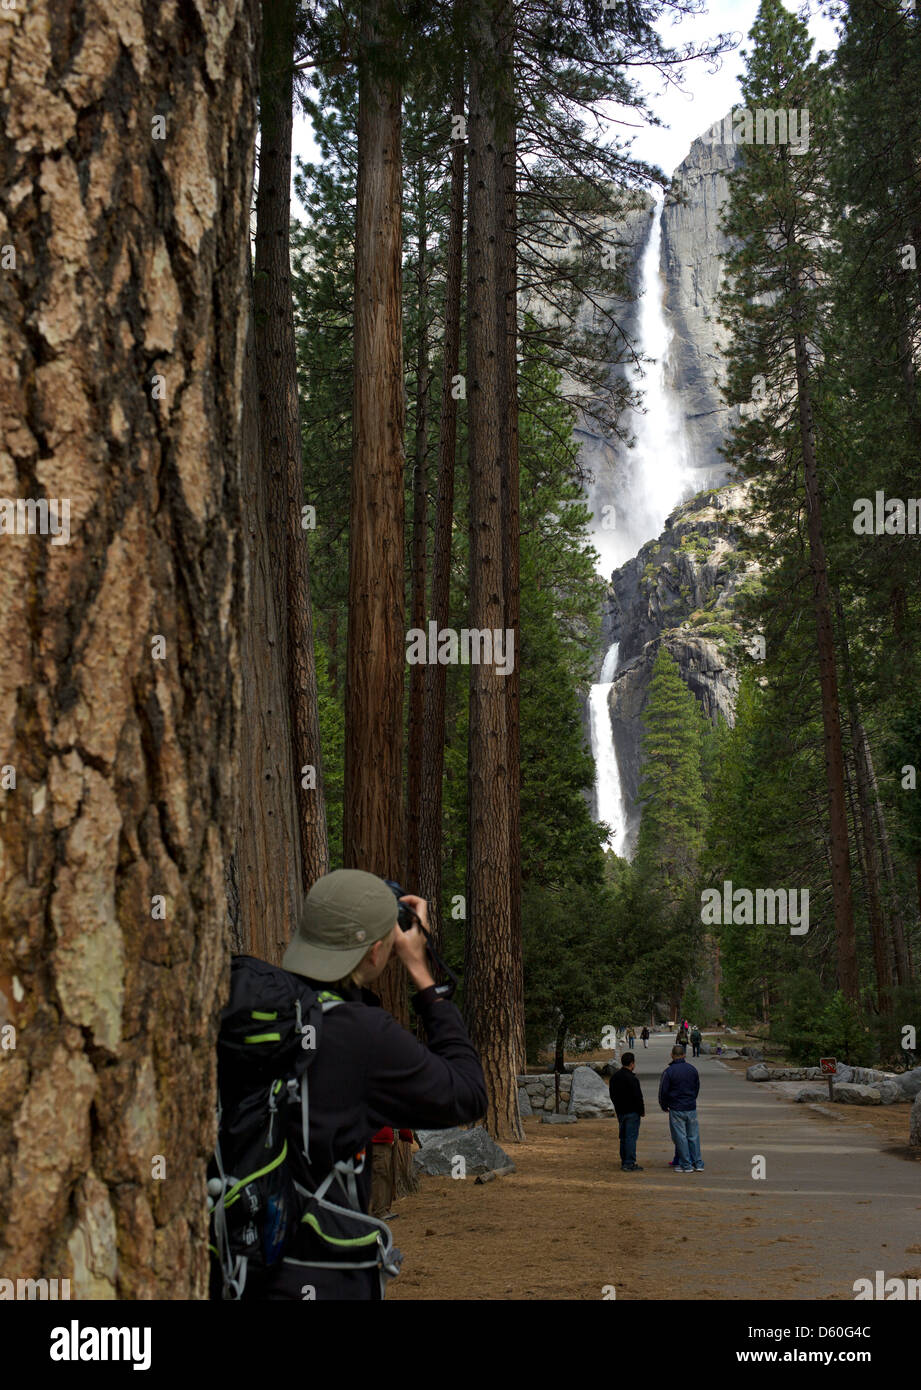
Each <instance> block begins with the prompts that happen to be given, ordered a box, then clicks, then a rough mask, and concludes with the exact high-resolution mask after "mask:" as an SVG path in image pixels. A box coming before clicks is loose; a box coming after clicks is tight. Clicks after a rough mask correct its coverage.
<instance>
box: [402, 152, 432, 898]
mask: <svg viewBox="0 0 921 1390" xmlns="http://www.w3.org/2000/svg"><path fill="white" fill-rule="evenodd" d="M425 193H426V189H425V165H424V161H423V158H422V155H421V153H420V155H419V162H418V165H417V180H416V209H417V217H418V229H417V238H416V246H417V256H418V267H417V272H416V292H417V298H418V305H419V320H420V322H419V340H418V343H417V347H416V431H415V435H416V438H415V459H414V462H413V549H412V626H413V627H414V628H421V629H422V630H423V631H424V630H425V578H426V551H427V548H428V490H427V487H426V458H427V454H428V428H429V419H428V412H429V378H430V367H429V342H428V322H427V316H428V281H429V269H428V251H427V245H426V243H427V238H428V223H427V218H428V214H427V209H426V197H425ZM425 670H426V668H425V666H424V665H422V664H421V663H417V664H416V665H414V666H411V667H410V673H409V728H408V737H407V760H406V765H407V804H406V875H405V878H404V880H403V881H404V883H405V885H406V887H407V888H408V890H409V891H411V892H413V893H415V892H417V891H418V889H417V886H416V885H417V884H418V883H419V860H420V847H419V831H420V818H421V802H422V740H423V731H424V724H425Z"/></svg>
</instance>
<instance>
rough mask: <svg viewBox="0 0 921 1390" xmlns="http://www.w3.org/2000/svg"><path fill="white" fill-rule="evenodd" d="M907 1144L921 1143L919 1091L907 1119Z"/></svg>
mask: <svg viewBox="0 0 921 1390" xmlns="http://www.w3.org/2000/svg"><path fill="white" fill-rule="evenodd" d="M908 1142H909V1144H921V1091H919V1092H918V1094H917V1095H916V1096H915V1099H914V1103H913V1104H912V1107H911V1115H910V1117H909V1120H908Z"/></svg>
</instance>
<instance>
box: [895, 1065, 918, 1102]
mask: <svg viewBox="0 0 921 1390" xmlns="http://www.w3.org/2000/svg"><path fill="white" fill-rule="evenodd" d="M896 1084H897V1086H898V1088H899V1090H900V1091H901V1092H902V1099H903V1100H914V1098H915V1096H917V1095H921V1067H915V1068H914V1069H913V1070H912V1071H906V1072H903V1073H902V1075H901V1076H897V1077H896Z"/></svg>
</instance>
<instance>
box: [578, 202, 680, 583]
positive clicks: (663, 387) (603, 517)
mask: <svg viewBox="0 0 921 1390" xmlns="http://www.w3.org/2000/svg"><path fill="white" fill-rule="evenodd" d="M662 211H663V198H662V194H661V192H659V191H658V190H657V192H656V197H655V206H654V208H653V211H652V215H651V218H650V229H649V235H648V236H647V238H646V242H645V245H644V247H643V251H642V256H641V261H640V267H639V276H638V281H639V286H640V301H639V311H638V318H637V350H638V352H639V355H640V357H641V359H651V360H643V361H641V363H640V364H639V365H637V366H633V367H631V368H630V369H629V373H628V376H629V380H630V383H631V385H632V386H633V387H634V388H635V389H636V390H637V391H638V392H639V394H640V396H641V401H642V406H641V408H640V409H638V410H635V411H631V412H630V417H629V419H628V420H627V421H626V424H627V426H628V428H629V430H630V433H631V434H632V435H633V437H634V439H635V445H634V447H633V448H632V449H615V450H610V449H609V450H605V451H604V453H603V454H600V455H598V456H597V457H594V458H589V459H588V463H589V466H590V467H591V468H592V471H593V475H594V481H593V482H592V483H591V485H590V486H589V489H588V497H587V500H588V504H589V506H590V507H591V509H592V513H593V516H594V523H593V527H592V544H593V545H594V546H595V549H596V550H597V551H598V553H599V555H600V557H601V563H600V567H599V568H600V572H601V573H602V574H603V575H604V577H605V578H606V579H610V577H611V574H612V573H613V571H614V570H615V569H619V568H620V566H621V565H623V564H625V563H626V562H627V560H630V559H632V557H633V556H634V555H635V554H636V553H637V551H638V550H639V549H640V546H642V545H644V544H645V542H646V541H649V540H652V539H653V538H654V537H655V536H657V535H658V534H659V532H660V531H661V530H662V528H663V526H664V525H665V520H666V517H667V516H668V514H669V512H671V511H672V509H673V508H674V507H675V506H677V504H678V503H679V502H681V501H683V500H684V499H685V498H686V497H688V496H690V495H691V493H692V492H693V491H694V490H695V488H696V486H697V484H696V483H695V482H694V480H693V474H692V470H691V468H690V466H689V461H688V450H687V443H686V439H685V431H684V421H683V416H682V412H681V410H680V408H679V406H678V403H677V401H676V399H675V394H674V392H673V390H672V389H671V387H670V386H669V384H668V379H667V358H668V350H669V345H670V342H671V338H672V333H671V329H670V327H669V324H668V321H667V318H666V313H665V283H664V280H663V278H662V274H661V269H660V262H661V254H662Z"/></svg>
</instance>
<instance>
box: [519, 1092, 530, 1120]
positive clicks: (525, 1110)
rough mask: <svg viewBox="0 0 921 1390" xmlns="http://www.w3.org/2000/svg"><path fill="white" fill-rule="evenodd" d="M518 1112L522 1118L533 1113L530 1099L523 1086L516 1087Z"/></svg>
mask: <svg viewBox="0 0 921 1390" xmlns="http://www.w3.org/2000/svg"><path fill="white" fill-rule="evenodd" d="M518 1113H519V1114H520V1116H521V1118H522V1119H526V1118H527V1116H528V1115H533V1114H534V1111H533V1109H532V1107H531V1099H530V1097H529V1095H528V1093H527V1091H526V1090H525V1089H524V1087H523V1086H519V1088H518Z"/></svg>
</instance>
